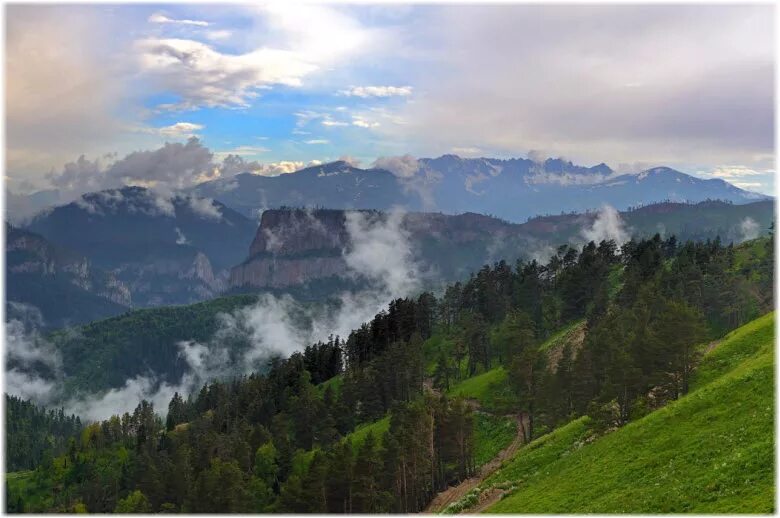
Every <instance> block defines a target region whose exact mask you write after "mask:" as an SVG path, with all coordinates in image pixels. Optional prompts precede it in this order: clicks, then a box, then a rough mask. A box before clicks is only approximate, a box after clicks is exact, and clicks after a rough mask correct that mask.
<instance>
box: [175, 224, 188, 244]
mask: <svg viewBox="0 0 780 518" xmlns="http://www.w3.org/2000/svg"><path fill="white" fill-rule="evenodd" d="M174 230H175V231H176V244H177V245H189V244H190V242H189V241H188V240H187V237H186V236H185V235H184V233H183V232H182V231H181V230H179V227H176V228H174Z"/></svg>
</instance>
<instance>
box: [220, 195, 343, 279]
mask: <svg viewBox="0 0 780 518" xmlns="http://www.w3.org/2000/svg"><path fill="white" fill-rule="evenodd" d="M348 244H349V235H348V232H347V228H346V216H345V212H344V211H341V210H327V209H321V210H313V211H309V210H294V209H291V210H285V209H280V210H268V211H265V212H264V213H263V215H262V217H261V219H260V226H259V228H258V229H257V234H256V235H255V239H254V241H252V245H251V246H250V247H249V257H248V259H247V260H246V261H244V262H243V263H242V264H240V265H238V266H236V267H234V268H233V269H232V270H231V272H230V281H229V284H230V286H231V287H234V288H236V287H254V288H271V289H285V288H288V287H290V286H297V285H301V284H305V283H307V282H309V281H311V280H315V279H323V278H327V277H337V276H340V275H343V274H344V272H345V271H346V262H345V261H344V258H343V256H342V251H343V250H344V249H345V248H346V247H347V246H348Z"/></svg>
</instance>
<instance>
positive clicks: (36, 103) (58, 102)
mask: <svg viewBox="0 0 780 518" xmlns="http://www.w3.org/2000/svg"><path fill="white" fill-rule="evenodd" d="M5 13H6V20H5V23H6V40H5V41H6V46H5V65H6V69H5V72H6V74H5V78H6V83H5V85H6V86H5V96H6V104H5V109H6V111H5V117H6V119H5V129H6V133H5V137H6V160H7V163H6V170H7V171H8V173H7V174H9V175H11V176H12V177H14V178H19V177H23V178H25V179H26V180H34V181H35V182H36V183H37V182H40V181H41V180H43V177H44V175H45V174H46V173H47V172H48V171H50V170H51V168H52V166H53V165H54V164H62V163H64V162H66V161H67V160H69V159H71V158H72V157H73V156H78V155H79V154H81V153H102V152H104V151H107V150H109V149H112V148H114V146H115V143H116V139H118V138H120V136H122V135H123V132H124V128H125V127H126V125H127V124H128V120H129V119H131V118H132V115H131V114H132V113H133V109H134V108H135V107H136V102H135V99H134V97H133V96H134V95H135V92H130V91H128V89H127V87H128V85H129V84H130V82H129V80H128V76H129V75H130V70H129V67H128V63H127V60H126V59H124V54H122V53H120V52H118V48H121V47H122V45H123V42H124V40H125V34H126V31H121V30H117V27H116V25H115V20H114V19H105V18H104V17H101V16H100V13H99V12H98V11H96V10H95V9H93V8H91V7H88V6H76V5H68V6H64V5H62V6H54V5H40V4H39V5H22V4H17V5H9V6H8V8H7V9H6V11H5ZM128 112H130V113H128Z"/></svg>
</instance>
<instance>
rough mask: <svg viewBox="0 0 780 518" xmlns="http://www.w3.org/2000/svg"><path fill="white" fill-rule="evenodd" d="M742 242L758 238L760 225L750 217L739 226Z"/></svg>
mask: <svg viewBox="0 0 780 518" xmlns="http://www.w3.org/2000/svg"><path fill="white" fill-rule="evenodd" d="M739 230H740V232H741V234H742V241H749V240H751V239H755V238H757V237H758V234H759V230H760V225H759V224H758V223H757V222H756V220H754V219H753V218H751V217H746V218H745V219H743V220H742V221H741V222H740V224H739Z"/></svg>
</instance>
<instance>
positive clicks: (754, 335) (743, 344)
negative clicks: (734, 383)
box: [691, 312, 775, 390]
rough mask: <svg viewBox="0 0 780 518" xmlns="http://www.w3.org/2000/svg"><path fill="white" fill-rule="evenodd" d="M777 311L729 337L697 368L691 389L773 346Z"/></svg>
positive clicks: (754, 321) (708, 381)
mask: <svg viewBox="0 0 780 518" xmlns="http://www.w3.org/2000/svg"><path fill="white" fill-rule="evenodd" d="M774 318H775V314H774V312H772V313H769V314H767V315H764V316H763V317H760V318H757V319H756V320H753V321H752V322H749V323H747V324H745V325H744V326H742V327H740V328H738V329H735V330H734V331H732V332H730V333H729V334H727V335H726V336H725V337H724V338H723V340H722V341H721V343H720V344H718V346H717V347H715V349H713V350H712V351H710V353H709V354H707V355H706V356H705V357H704V358H703V359H702V362H701V364H700V365H699V366H698V367H697V368H696V371H695V372H694V375H693V379H692V380H691V386H692V390H695V389H696V388H697V387H701V386H704V385H706V384H707V383H710V382H712V381H714V380H715V379H717V378H718V377H719V376H722V375H723V374H725V373H726V372H728V371H730V370H732V369H733V368H734V367H736V366H738V365H739V364H740V363H742V362H743V361H745V360H746V359H748V358H750V357H752V356H755V355H756V354H757V353H759V352H760V351H763V350H768V349H769V348H771V347H772V346H773V343H774V330H775V328H774V325H772V324H773V323H774Z"/></svg>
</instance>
